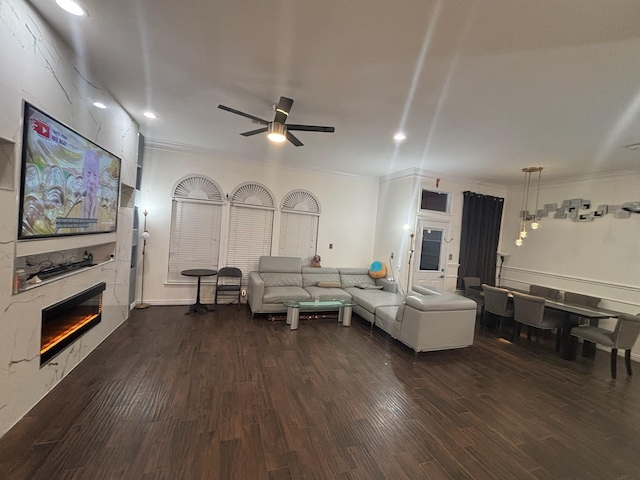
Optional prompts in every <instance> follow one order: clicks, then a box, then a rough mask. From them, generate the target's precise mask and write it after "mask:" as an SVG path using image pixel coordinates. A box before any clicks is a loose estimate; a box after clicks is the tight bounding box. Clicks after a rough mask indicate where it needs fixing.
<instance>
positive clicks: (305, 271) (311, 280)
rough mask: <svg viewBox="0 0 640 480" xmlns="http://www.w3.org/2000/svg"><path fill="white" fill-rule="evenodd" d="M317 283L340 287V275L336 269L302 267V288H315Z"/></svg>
mask: <svg viewBox="0 0 640 480" xmlns="http://www.w3.org/2000/svg"><path fill="white" fill-rule="evenodd" d="M318 282H333V283H337V284H338V285H337V286H338V287H340V274H339V273H338V269H337V268H331V267H320V268H314V267H302V286H303V287H310V286H316V285H317V284H318Z"/></svg>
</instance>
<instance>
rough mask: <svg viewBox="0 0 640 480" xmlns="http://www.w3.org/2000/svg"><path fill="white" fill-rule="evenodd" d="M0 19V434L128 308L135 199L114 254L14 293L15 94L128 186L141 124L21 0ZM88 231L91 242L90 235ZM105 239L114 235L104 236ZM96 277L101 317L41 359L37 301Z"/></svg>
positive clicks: (127, 202) (121, 220)
mask: <svg viewBox="0 0 640 480" xmlns="http://www.w3.org/2000/svg"><path fill="white" fill-rule="evenodd" d="M0 19H1V20H2V21H0V65H2V68H1V69H0V92H1V93H0V138H4V139H6V140H5V141H3V148H2V151H3V155H1V156H0V162H2V165H1V166H2V169H1V171H2V172H3V175H6V174H7V173H6V172H7V171H8V172H9V173H8V175H13V179H14V182H13V185H11V182H6V181H3V187H4V188H0V205H2V208H0V435H3V434H4V433H6V431H7V430H9V429H10V428H11V427H12V426H13V425H14V424H15V423H16V422H17V421H18V420H19V419H20V418H22V417H23V416H24V415H25V414H26V413H27V412H28V411H29V409H31V407H33V406H34V405H35V404H36V403H37V402H38V401H39V400H40V399H41V398H42V397H43V396H45V395H46V394H47V393H48V392H49V391H50V390H51V389H52V388H53V387H54V386H55V385H56V384H57V383H58V382H59V381H60V380H61V379H62V378H64V377H65V375H67V374H68V373H69V372H70V371H71V370H72V369H73V368H74V367H76V366H77V365H78V364H79V363H80V362H81V361H82V360H83V359H84V358H85V357H86V356H87V355H88V354H89V353H90V352H91V351H92V350H94V349H95V348H96V347H97V346H98V345H99V344H100V343H101V342H102V341H103V340H104V339H105V338H106V337H107V336H108V335H109V334H110V333H111V332H113V330H115V329H116V328H117V327H118V326H119V325H120V324H121V323H122V322H124V321H125V320H126V319H127V318H128V315H129V302H128V294H129V293H128V292H129V272H130V261H131V236H132V225H133V208H132V207H133V202H132V200H131V198H130V197H128V196H125V198H122V197H121V201H120V208H119V212H118V231H117V234H116V242H117V243H116V249H115V259H114V260H111V261H108V262H106V263H103V264H101V265H100V266H97V267H93V268H90V269H86V270H82V271H78V272H76V273H75V274H72V275H69V276H67V277H65V278H61V279H58V280H55V281H52V282H50V283H46V284H43V285H40V286H38V287H36V288H33V289H31V290H28V291H25V292H22V293H19V294H17V295H14V294H12V285H13V271H14V262H15V252H16V245H17V240H16V238H17V224H18V220H17V216H18V204H17V198H18V194H19V192H18V190H19V188H20V187H19V185H20V182H19V173H20V172H19V166H20V162H19V158H20V152H21V145H20V142H21V134H22V125H21V118H22V102H23V99H25V100H27V101H29V102H30V103H32V104H33V105H35V106H37V107H38V108H40V109H42V110H44V111H45V112H47V113H48V114H50V115H51V116H53V117H55V118H56V119H57V120H59V121H61V122H63V123H65V124H67V125H68V126H70V127H71V128H73V129H74V130H76V131H78V132H80V133H81V134H83V135H85V136H86V137H88V138H90V139H91V140H93V141H94V142H95V143H97V144H98V145H100V146H102V147H104V148H106V149H107V150H109V151H111V152H113V153H114V154H116V155H118V156H119V157H121V159H122V176H121V178H122V182H123V184H126V185H129V186H134V185H135V177H136V161H137V158H136V157H137V146H138V130H139V128H138V125H137V124H136V123H135V121H134V120H133V119H132V118H131V117H130V115H129V114H128V113H127V112H126V111H125V110H124V109H123V108H122V107H120V106H119V105H118V104H117V102H116V101H115V100H114V99H112V98H111V97H110V95H109V94H108V92H106V91H105V90H103V89H102V88H101V87H100V82H99V79H95V78H91V76H90V75H89V74H88V73H86V72H83V73H82V74H81V73H79V72H82V68H81V66H82V64H83V62H82V59H81V58H78V57H77V56H76V55H75V54H74V53H73V51H72V50H71V49H70V48H69V46H68V45H66V44H65V43H64V42H63V41H62V40H61V39H60V38H59V37H58V36H57V35H56V33H55V32H53V31H52V30H51V28H50V27H49V26H48V25H47V24H46V23H45V22H44V21H43V20H42V19H41V18H40V17H39V15H38V14H37V12H35V11H34V10H33V9H32V8H31V7H30V5H29V4H28V3H26V2H24V1H22V0H0ZM98 98H100V99H103V101H105V100H106V102H105V103H107V102H108V103H109V109H107V110H98V109H96V108H95V107H93V106H92V102H93V100H94V99H98ZM11 142H14V147H13V148H11ZM12 151H13V158H11V152H12ZM7 152H8V153H7ZM7 185H8V186H9V188H7ZM87 237H92V238H91V242H94V243H96V238H95V237H96V235H89V236H87ZM76 240H77V237H76ZM110 241H113V240H112V237H109V239H107V240H106V241H105V243H108V242H110ZM52 243H53V249H55V250H58V249H59V250H65V249H67V248H68V245H69V239H64V238H61V239H57V240H55V241H54V242H52ZM101 281H105V282H106V283H107V290H106V291H105V292H104V295H103V314H102V322H101V323H100V324H98V325H97V326H96V327H95V328H93V329H92V330H90V331H89V332H88V333H86V334H85V335H84V336H83V337H81V338H80V339H79V340H78V341H76V342H75V343H74V344H73V345H71V346H70V347H68V348H67V349H66V350H64V351H63V352H62V353H61V354H60V355H58V356H57V357H55V358H54V359H52V360H51V362H49V363H48V364H46V365H44V366H43V367H42V368H41V367H40V359H39V351H40V321H41V310H42V309H43V308H44V307H46V306H49V305H51V304H54V303H56V302H58V301H60V300H62V299H64V298H66V297H70V296H72V295H74V294H76V293H78V292H80V291H82V290H84V289H86V288H88V287H90V286H92V285H94V284H96V283H99V282H101Z"/></svg>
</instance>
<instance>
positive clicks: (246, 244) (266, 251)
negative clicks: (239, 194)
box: [227, 205, 273, 285]
mask: <svg viewBox="0 0 640 480" xmlns="http://www.w3.org/2000/svg"><path fill="white" fill-rule="evenodd" d="M272 232H273V210H269V209H264V208H252V207H243V206H236V205H232V206H231V211H230V214H229V245H228V248H227V266H229V267H237V268H239V269H240V270H242V284H243V285H247V283H248V281H249V272H251V271H256V270H258V263H259V260H260V257H261V256H262V255H271V235H272Z"/></svg>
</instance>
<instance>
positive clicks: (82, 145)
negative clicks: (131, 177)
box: [18, 102, 121, 240]
mask: <svg viewBox="0 0 640 480" xmlns="http://www.w3.org/2000/svg"><path fill="white" fill-rule="evenodd" d="M120 163H121V162H120V159H119V158H118V157H116V156H115V155H113V154H112V153H109V152H108V151H106V150H105V149H103V148H101V147H100V146H98V145H96V144H95V143H93V142H92V141H91V140H89V139H87V138H85V137H83V136H82V135H80V134H79V133H77V132H75V131H73V130H71V129H70V128H69V127H67V126H65V125H63V124H62V123H60V122H58V121H57V120H54V119H53V118H52V117H50V116H49V115H47V114H46V113H44V112H42V111H41V110H38V109H37V108H36V107H34V106H33V105H31V104H29V103H27V102H25V104H24V123H23V136H22V170H21V181H20V217H19V222H20V223H19V225H18V239H20V240H24V239H31V238H46V237H57V236H68V235H84V234H92V233H106V232H115V231H116V222H117V218H118V198H119V192H120Z"/></svg>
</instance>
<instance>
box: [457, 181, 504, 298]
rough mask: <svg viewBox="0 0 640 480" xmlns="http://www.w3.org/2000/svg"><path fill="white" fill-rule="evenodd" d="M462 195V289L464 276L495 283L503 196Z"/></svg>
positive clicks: (459, 276) (470, 193) (460, 282)
mask: <svg viewBox="0 0 640 480" xmlns="http://www.w3.org/2000/svg"><path fill="white" fill-rule="evenodd" d="M463 195H464V205H463V209H462V231H461V232H462V233H461V239H460V268H459V269H458V288H459V289H462V288H464V287H463V284H462V279H463V277H480V281H481V282H482V283H488V284H489V285H495V282H496V257H497V250H498V238H499V236H500V222H501V219H502V207H503V206H504V198H499V197H492V196H491V195H480V194H479V193H474V192H463Z"/></svg>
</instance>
